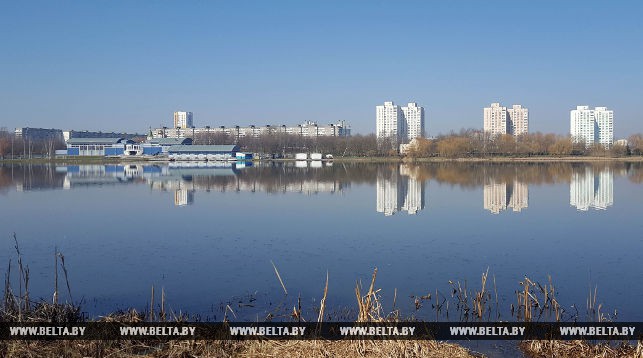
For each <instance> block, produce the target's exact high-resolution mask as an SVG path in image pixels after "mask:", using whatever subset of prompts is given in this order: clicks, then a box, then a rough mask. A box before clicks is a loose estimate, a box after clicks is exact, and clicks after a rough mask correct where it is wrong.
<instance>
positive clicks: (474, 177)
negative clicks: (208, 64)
mask: <svg viewBox="0 0 643 358" xmlns="http://www.w3.org/2000/svg"><path fill="white" fill-rule="evenodd" d="M319 163H322V162H319ZM319 163H315V162H310V163H309V162H306V161H300V162H283V163H259V164H256V163H254V164H253V163H251V162H248V163H245V162H238V163H212V162H180V163H158V164H156V163H154V164H153V163H145V164H116V165H68V166H54V165H7V166H2V165H0V193H1V192H2V191H6V190H7V189H8V188H9V187H13V188H15V190H16V191H30V190H43V189H45V190H47V189H56V188H62V189H74V188H83V187H88V186H102V185H125V184H144V185H145V184H146V185H148V186H149V187H150V188H151V189H152V190H158V191H163V192H168V193H171V196H170V197H172V196H173V197H174V204H175V205H176V206H186V205H191V204H193V203H194V200H195V196H196V195H197V194H196V192H198V191H206V192H210V191H217V192H265V193H270V194H276V193H300V194H306V195H315V194H319V193H331V194H333V193H343V192H344V191H345V190H347V189H348V188H350V186H351V184H352V183H357V184H359V183H363V184H367V185H373V186H375V188H376V210H377V212H380V213H383V214H384V215H385V216H391V215H393V214H395V213H396V212H399V211H405V212H407V213H408V214H411V215H413V214H417V213H418V212H419V211H422V210H423V209H424V207H425V198H424V196H425V193H424V192H425V185H426V184H427V183H428V182H429V181H435V182H437V183H439V184H450V185H457V186H460V187H462V188H468V189H474V188H482V190H483V200H484V202H483V207H484V209H485V210H488V211H490V212H492V213H494V214H498V213H500V212H501V211H504V210H507V209H508V208H511V209H512V211H514V212H521V211H522V210H523V209H525V208H527V207H528V206H529V185H530V184H532V185H542V184H556V183H565V184H567V183H569V185H570V200H569V203H570V205H571V206H572V207H575V208H576V209H578V210H579V211H588V210H589V208H594V209H599V210H605V209H607V208H609V207H611V206H612V205H613V203H614V176H615V175H616V176H625V177H628V178H629V180H630V181H632V182H634V183H641V182H643V181H642V180H641V178H642V177H643V174H642V173H643V168H642V167H643V165H642V164H641V163H618V162H617V163H593V164H587V163H531V164H523V163H520V164H506V163H504V164H503V163H484V164H480V163H427V164H421V165H414V164H365V163H336V165H334V166H332V165H330V163H325V164H324V163H322V166H321V167H319Z"/></svg>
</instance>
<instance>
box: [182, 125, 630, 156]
mask: <svg viewBox="0 0 643 358" xmlns="http://www.w3.org/2000/svg"><path fill="white" fill-rule="evenodd" d="M194 144H238V145H239V146H240V147H241V150H244V151H247V152H253V153H269V154H276V155H277V156H289V155H292V154H294V153H298V152H320V153H324V154H328V153H330V154H333V155H334V156H345V157H378V156H379V157H382V156H396V155H398V151H397V148H396V145H395V144H394V141H393V140H392V139H390V138H384V139H381V138H380V139H377V138H376V137H375V135H374V134H369V135H359V134H358V135H354V136H351V137H317V138H315V137H302V136H299V135H295V134H285V133H275V134H269V135H262V136H260V137H257V138H251V137H241V138H236V137H234V136H228V135H226V134H224V133H216V134H209V135H208V134H197V135H196V137H195V138H194ZM407 155H408V156H410V157H416V158H427V157H444V158H456V157H472V158H475V157H487V156H547V155H554V156H567V155H587V156H627V155H643V134H636V135H633V136H630V138H629V139H628V145H627V146H622V145H614V146H612V148H610V149H606V148H605V147H603V146H602V145H599V144H596V145H594V146H591V147H588V148H586V147H585V145H583V144H579V143H573V142H572V140H571V138H570V137H568V136H561V135H556V134H543V133H532V134H526V135H521V136H518V137H514V136H511V135H502V136H497V137H490V136H488V135H486V134H484V133H481V132H480V131H477V130H472V129H469V130H462V131H460V132H459V133H451V134H448V135H441V136H438V137H437V138H434V139H423V138H418V139H416V141H415V145H411V146H410V148H409V151H408V153H407Z"/></svg>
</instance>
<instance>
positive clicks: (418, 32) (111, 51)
mask: <svg viewBox="0 0 643 358" xmlns="http://www.w3.org/2000/svg"><path fill="white" fill-rule="evenodd" d="M619 4H620V6H619ZM406 6H409V7H411V8H413V10H414V12H415V13H418V14H419V16H420V18H423V19H426V20H427V21H412V22H409V21H405V20H404V19H403V18H399V19H396V18H391V17H390V14H393V13H398V12H399V11H400V10H401V9H403V8H404V7H406ZM642 6H643V5H641V4H638V3H634V4H632V3H626V2H622V3H621V2H618V1H617V2H616V3H615V2H610V3H603V2H598V1H595V2H591V1H590V2H577V1H570V2H564V3H560V2H554V1H544V2H538V3H516V2H509V1H495V2H493V6H489V4H487V3H477V2H468V3H466V4H465V6H463V5H462V4H455V3H454V4H452V3H448V2H444V3H433V2H431V3H418V2H409V3H407V5H405V4H404V3H402V4H398V3H393V2H388V3H387V2H381V3H377V4H373V3H367V4H363V3H345V2H324V3H305V4H303V3H302V4H298V3H292V2H275V3H270V4H264V3H261V2H253V1H246V2H241V3H221V4H209V3H181V4H156V3H145V2H140V3H137V4H132V3H130V2H125V1H114V2H110V3H109V4H96V3H64V4H54V3H48V2H37V1H34V2H14V3H8V4H6V5H5V6H4V7H3V11H2V13H0V30H1V31H2V32H3V33H4V34H5V36H4V37H3V40H2V42H3V44H4V45H5V47H6V48H7V49H10V51H6V52H5V53H3V56H2V57H1V58H0V65H1V66H0V77H1V78H3V81H2V82H1V83H0V106H2V108H3V113H2V115H0V126H3V127H6V128H8V129H12V128H18V127H25V126H29V127H37V128H52V127H54V128H76V129H85V130H104V131H125V132H136V131H141V130H144V129H148V128H150V127H153V128H154V127H157V126H159V125H162V124H163V123H167V122H168V121H169V120H170V116H171V114H172V113H173V112H174V111H176V110H177V109H178V108H185V109H189V110H190V111H193V112H194V113H195V115H197V116H198V117H199V118H200V119H201V120H203V122H202V123H206V122H209V123H210V122H211V123H212V124H213V125H214V124H216V125H225V126H230V125H247V124H253V123H257V124H264V123H298V122H301V121H302V120H312V121H317V122H321V123H325V122H336V121H338V120H345V121H347V122H350V123H351V124H352V127H353V132H354V133H362V134H367V133H372V132H373V129H372V124H371V123H372V119H371V118H372V106H374V105H376V104H378V103H381V101H383V100H385V99H387V98H397V99H399V100H402V101H404V102H407V101H408V102H418V103H422V104H423V105H424V106H425V107H426V108H429V109H430V117H431V121H430V123H428V125H427V128H426V135H427V136H435V135H437V134H440V133H443V134H446V133H448V132H450V131H451V130H455V131H458V130H459V129H460V128H479V127H480V124H479V122H480V121H479V118H480V115H479V113H480V112H479V111H480V108H482V107H484V106H485V105H488V103H492V102H504V103H523V104H524V105H525V106H526V107H528V108H530V109H531V110H532V111H533V113H532V115H533V116H534V119H536V120H535V121H533V123H532V125H531V126H530V128H529V129H530V132H544V133H558V134H566V133H568V130H569V128H568V125H567V122H568V120H567V119H568V112H569V110H570V109H572V108H573V106H574V105H575V104H577V103H596V104H598V105H607V106H609V107H610V108H613V109H614V110H616V111H617V112H618V114H619V124H618V126H616V127H615V128H614V132H615V133H614V134H615V136H616V137H617V138H622V137H626V136H628V135H630V134H634V133H637V132H641V122H642V121H641V114H640V113H639V111H638V108H637V104H638V98H639V97H640V94H641V90H642V87H641V83H643V74H642V73H641V71H639V64H640V63H641V62H643V50H642V49H640V48H639V47H637V46H632V44H635V43H641V42H643V31H641V28H640V25H638V24H639V19H638V17H637V16H636V14H638V13H640V11H639V10H640V9H641V7H642ZM499 9H500V10H501V11H503V12H505V13H507V14H513V13H519V14H521V26H520V27H518V28H515V29H513V31H506V27H505V25H503V24H502V23H492V22H489V21H486V20H485V19H487V18H488V16H490V15H493V14H496V13H497V11H498V10H499ZM596 12H600V13H601V26H597V27H592V26H577V24H576V23H575V22H572V21H569V19H570V18H585V17H588V18H591V17H592V16H593V15H594V14H595V13H596ZM177 17H184V18H190V19H191V20H190V24H189V25H186V24H183V25H182V26H179V25H178V24H177V23H176V21H174V20H173V19H176V18H177ZM454 18H457V19H459V21H456V22H453V21H451V20H450V19H454ZM213 19H215V20H213ZM382 21H386V22H387V23H388V24H389V25H392V26H386V28H384V27H382V26H381V25H380V24H381V22H382ZM543 21H545V23H544V22H543ZM545 24H546V25H545ZM489 41H493V43H501V44H519V45H520V49H521V50H520V51H511V52H509V53H508V54H507V53H503V52H499V51H497V46H490V45H489ZM384 43H393V44H395V45H396V46H398V47H400V48H413V49H414V51H413V52H412V54H408V53H407V52H404V51H382V44H384ZM596 45H600V46H601V49H602V50H601V51H600V52H594V53H593V54H592V55H591V56H584V55H583V56H582V60H579V56H581V55H580V54H582V53H585V50H586V49H587V48H591V47H592V46H596ZM177 48H180V49H181V51H176V50H175V49H177ZM186 54H189V55H186ZM588 74H593V75H595V76H600V78H601V81H600V86H598V85H595V86H581V85H579V83H584V81H585V80H586V78H587V76H588ZM378 75H380V76H386V80H382V79H380V78H379V76H378ZM514 78H515V80H514ZM509 79H511V80H509ZM518 79H519V80H518ZM259 121H261V123H258V122H259Z"/></svg>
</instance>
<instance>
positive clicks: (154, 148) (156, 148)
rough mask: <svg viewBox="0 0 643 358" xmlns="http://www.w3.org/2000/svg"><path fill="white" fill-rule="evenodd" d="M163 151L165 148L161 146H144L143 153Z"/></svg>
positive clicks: (150, 153)
mask: <svg viewBox="0 0 643 358" xmlns="http://www.w3.org/2000/svg"><path fill="white" fill-rule="evenodd" d="M161 152H163V148H162V147H161V146H160V145H159V146H149V147H148V146H143V154H144V155H157V154H159V153H161Z"/></svg>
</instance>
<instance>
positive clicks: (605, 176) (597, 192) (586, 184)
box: [569, 166, 614, 211]
mask: <svg viewBox="0 0 643 358" xmlns="http://www.w3.org/2000/svg"><path fill="white" fill-rule="evenodd" d="M613 204H614V172H613V171H612V169H611V168H609V167H606V168H604V169H603V170H601V171H600V172H598V173H597V172H596V171H595V170H594V168H592V167H590V166H587V167H585V168H583V169H582V170H580V171H574V172H573V173H572V180H571V182H570V184H569V205H571V206H573V207H575V208H576V209H577V210H580V211H588V210H589V209H590V208H593V209H596V210H606V209H607V208H608V207H610V206H612V205H613Z"/></svg>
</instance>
